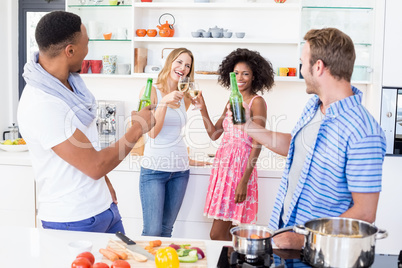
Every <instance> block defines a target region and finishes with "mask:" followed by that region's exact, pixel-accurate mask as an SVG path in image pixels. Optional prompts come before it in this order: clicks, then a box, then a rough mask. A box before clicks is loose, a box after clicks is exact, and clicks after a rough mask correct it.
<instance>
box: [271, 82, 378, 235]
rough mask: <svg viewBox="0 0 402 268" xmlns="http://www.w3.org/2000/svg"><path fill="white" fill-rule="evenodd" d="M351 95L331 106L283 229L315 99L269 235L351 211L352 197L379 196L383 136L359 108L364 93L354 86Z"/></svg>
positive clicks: (298, 127) (306, 112)
mask: <svg viewBox="0 0 402 268" xmlns="http://www.w3.org/2000/svg"><path fill="white" fill-rule="evenodd" d="M352 90H353V92H354V95H353V96H350V97H348V98H345V99H342V100H340V101H337V102H334V103H332V104H331V105H330V107H329V108H328V109H327V110H326V114H325V117H324V119H323V120H322V123H321V126H320V129H319V131H318V135H317V138H316V140H315V142H314V143H313V146H312V147H311V148H310V150H309V152H308V153H307V156H306V160H305V162H304V166H303V168H302V171H301V174H300V178H299V181H298V184H297V187H296V190H295V192H294V194H293V197H292V201H291V203H290V208H289V210H288V213H287V215H286V217H284V218H285V222H283V223H282V224H280V217H281V212H282V206H283V203H284V200H285V196H286V190H287V187H288V177H289V170H290V166H291V165H292V160H293V154H294V143H295V137H296V135H297V134H298V133H299V131H300V130H301V129H302V128H303V127H304V126H305V125H307V124H308V122H309V121H310V120H311V119H312V118H313V117H314V114H315V113H316V111H317V110H318V109H319V107H320V104H321V101H320V100H319V98H318V96H317V95H315V96H314V97H312V98H311V99H310V100H309V102H308V103H307V105H306V107H305V109H304V111H303V113H302V116H301V118H300V120H299V122H298V123H297V124H296V126H295V128H294V129H293V131H292V140H291V142H290V147H289V152H288V157H287V160H286V166H285V170H284V172H283V175H282V180H281V184H280V186H279V190H278V195H277V197H276V200H275V205H274V209H273V211H272V215H271V220H270V223H269V227H270V228H271V229H273V230H276V229H278V228H282V227H285V226H292V225H295V224H304V223H305V222H306V221H308V220H311V219H314V218H321V217H335V216H339V215H340V214H342V213H344V212H345V211H346V210H348V209H349V208H350V207H351V206H352V205H353V199H352V192H358V193H374V192H380V191H381V177H382V164H383V161H384V156H385V151H386V142H385V135H384V132H383V130H382V129H381V127H380V125H379V124H378V123H377V122H376V120H375V119H374V117H373V116H372V115H371V114H370V113H369V112H368V111H367V110H366V108H364V107H363V105H362V104H361V98H362V92H361V91H359V90H358V89H357V88H355V87H353V86H352ZM280 225H281V226H280Z"/></svg>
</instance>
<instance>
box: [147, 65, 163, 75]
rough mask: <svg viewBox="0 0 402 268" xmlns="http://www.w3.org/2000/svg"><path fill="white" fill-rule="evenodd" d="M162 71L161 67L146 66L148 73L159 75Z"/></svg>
mask: <svg viewBox="0 0 402 268" xmlns="http://www.w3.org/2000/svg"><path fill="white" fill-rule="evenodd" d="M161 70H162V66H161V65H147V66H145V72H146V73H159V72H160V71H161Z"/></svg>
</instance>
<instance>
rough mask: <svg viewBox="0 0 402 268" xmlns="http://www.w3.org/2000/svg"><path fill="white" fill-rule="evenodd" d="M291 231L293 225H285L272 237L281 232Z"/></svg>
mask: <svg viewBox="0 0 402 268" xmlns="http://www.w3.org/2000/svg"><path fill="white" fill-rule="evenodd" d="M289 231H293V226H288V227H285V228H281V229H278V230H276V231H275V232H274V233H273V234H272V236H271V237H274V236H276V235H278V234H281V233H284V232H289Z"/></svg>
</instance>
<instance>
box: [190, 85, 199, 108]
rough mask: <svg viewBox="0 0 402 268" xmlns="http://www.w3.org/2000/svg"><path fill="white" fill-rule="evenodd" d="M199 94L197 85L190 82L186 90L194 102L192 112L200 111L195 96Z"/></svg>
mask: <svg viewBox="0 0 402 268" xmlns="http://www.w3.org/2000/svg"><path fill="white" fill-rule="evenodd" d="M199 93H200V87H199V86H198V84H197V83H195V82H190V85H189V88H188V94H189V95H190V97H191V98H192V99H193V101H194V109H193V110H201V108H200V107H199V106H198V105H197V101H196V99H197V96H198V94H199Z"/></svg>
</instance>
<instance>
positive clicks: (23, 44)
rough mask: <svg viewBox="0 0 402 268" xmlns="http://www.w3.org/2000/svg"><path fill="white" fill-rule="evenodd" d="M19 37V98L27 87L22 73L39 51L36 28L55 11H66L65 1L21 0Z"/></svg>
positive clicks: (19, 6)
mask: <svg viewBox="0 0 402 268" xmlns="http://www.w3.org/2000/svg"><path fill="white" fill-rule="evenodd" d="M18 4H19V5H18V9H19V10H18V17H19V26H18V27H19V29H18V32H19V36H18V55H19V62H18V79H19V81H18V88H19V96H21V93H22V90H23V89H24V86H25V81H24V78H23V77H22V73H23V72H24V65H25V63H26V62H27V61H28V60H29V59H30V58H31V55H32V53H33V52H34V51H36V50H37V49H38V47H37V44H36V41H35V28H36V25H37V23H38V21H39V20H40V18H42V16H44V15H45V14H46V13H48V12H50V11H53V10H65V0H19V3H18Z"/></svg>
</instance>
